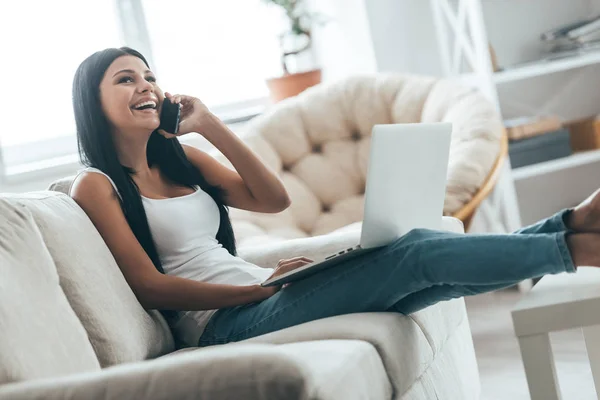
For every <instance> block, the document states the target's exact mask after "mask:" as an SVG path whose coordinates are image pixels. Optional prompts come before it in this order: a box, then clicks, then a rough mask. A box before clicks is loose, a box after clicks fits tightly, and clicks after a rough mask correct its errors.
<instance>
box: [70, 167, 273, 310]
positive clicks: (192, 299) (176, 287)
mask: <svg viewBox="0 0 600 400" xmlns="http://www.w3.org/2000/svg"><path fill="white" fill-rule="evenodd" d="M71 197H72V198H73V199H74V200H75V201H76V202H77V203H78V204H79V206H80V207H81V208H82V209H83V210H84V211H85V212H86V214H87V215H88V217H89V218H90V220H91V221H92V223H93V224H94V226H95V227H96V229H97V230H98V232H100V235H101V236H102V238H103V239H104V242H105V243H106V245H107V246H108V248H109V249H110V251H111V253H112V254H113V256H114V258H115V260H116V262H117V265H118V266H119V268H120V269H121V271H122V273H123V276H124V277H125V280H126V281H127V283H128V284H129V286H130V287H131V289H132V290H133V293H134V294H135V295H136V297H137V298H138V301H139V302H140V304H142V306H143V307H144V308H146V309H160V310H186V311H188V310H189V311H194V310H214V309H218V308H224V307H232V306H237V305H243V304H248V303H253V302H256V301H261V300H264V299H266V298H268V297H270V296H272V295H273V294H274V293H275V292H276V291H277V290H278V288H263V287H261V286H260V285H247V286H236V285H224V284H214V283H207V282H198V281H194V280H191V279H184V278H179V277H176V276H169V275H163V274H161V273H160V272H158V271H157V270H156V268H155V267H154V265H153V264H152V261H151V260H150V257H148V255H147V254H146V252H145V251H144V249H143V247H142V246H141V245H140V243H139V242H138V240H137V239H136V237H135V235H134V234H133V232H132V231H131V228H130V227H129V224H128V223H127V220H126V219H125V216H124V215H123V212H122V210H121V206H120V205H119V200H118V198H117V194H116V192H115V191H114V189H113V187H112V185H111V184H110V182H109V181H108V179H107V178H106V177H104V176H102V175H100V174H96V173H92V172H86V173H83V174H80V175H79V176H78V177H77V178H76V180H75V181H74V182H73V186H72V189H71Z"/></svg>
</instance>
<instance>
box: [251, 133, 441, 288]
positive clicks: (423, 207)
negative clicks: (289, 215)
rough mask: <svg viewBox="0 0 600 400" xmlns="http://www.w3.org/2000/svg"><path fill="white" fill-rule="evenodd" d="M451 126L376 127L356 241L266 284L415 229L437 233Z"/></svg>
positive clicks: (284, 280)
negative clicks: (361, 218) (360, 230)
mask: <svg viewBox="0 0 600 400" xmlns="http://www.w3.org/2000/svg"><path fill="white" fill-rule="evenodd" d="M451 134H452V124H450V123H432V124H389V125H375V126H374V127H373V135H372V138H371V151H370V157H369V166H368V172H367V187H366V191H365V203H364V218H363V224H362V232H361V236H360V242H359V243H357V245H356V246H353V247H349V248H344V249H339V251H337V252H335V253H334V254H331V255H330V256H328V257H326V258H325V259H323V260H315V261H314V262H312V263H310V264H306V265H304V266H302V267H299V268H296V269H295V270H293V271H289V272H287V273H285V274H282V275H279V276H276V277H274V278H270V279H267V280H266V281H264V282H263V283H262V284H261V285H262V286H278V285H283V284H285V283H289V282H293V281H297V280H299V279H303V278H306V277H307V276H310V275H313V274H315V273H317V272H318V271H321V270H323V269H326V268H329V267H332V266H334V265H337V264H339V263H340V262H343V261H346V260H348V259H350V258H354V257H356V256H359V255H363V254H364V253H365V252H368V251H373V250H376V249H377V248H380V247H382V246H385V245H387V244H389V243H391V242H393V241H395V240H396V239H398V238H400V237H401V236H403V235H404V234H406V233H408V232H409V231H410V230H411V229H414V228H427V229H440V227H441V223H442V214H443V208H444V197H445V193H446V173H447V170H448V156H449V152H450V137H451Z"/></svg>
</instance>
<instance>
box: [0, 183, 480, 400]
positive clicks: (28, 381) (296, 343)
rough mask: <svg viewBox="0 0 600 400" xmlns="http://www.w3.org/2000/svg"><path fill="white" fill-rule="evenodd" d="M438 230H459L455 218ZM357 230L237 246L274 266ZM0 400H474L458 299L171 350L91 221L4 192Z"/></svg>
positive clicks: (52, 197)
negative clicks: (412, 311)
mask: <svg viewBox="0 0 600 400" xmlns="http://www.w3.org/2000/svg"><path fill="white" fill-rule="evenodd" d="M444 227H445V228H446V229H451V230H455V231H460V230H461V229H462V225H461V224H460V222H457V220H454V219H451V218H446V219H445V220H444ZM357 234H358V231H357V230H356V229H346V230H345V231H344V232H337V233H332V234H329V235H326V236H316V237H312V238H301V239H296V240H291V241H285V242H279V243H274V244H268V245H264V246H262V247H242V248H241V249H240V254H241V257H243V258H245V259H247V260H249V261H251V262H254V263H256V264H258V265H261V266H273V265H274V264H275V263H276V261H277V260H278V259H280V258H284V257H286V256H293V255H297V254H304V255H308V256H311V255H318V254H325V253H328V252H330V251H331V249H332V248H337V247H338V246H340V245H342V246H343V245H344V244H345V243H350V242H353V241H355V240H356V239H357ZM0 332H2V337H1V340H0V400H21V399H23V400H24V399H103V400H109V399H115V400H116V399H119V400H121V399H165V400H166V399H211V400H213V399H217V400H220V399H292V400H293V399H374V400H376V399H402V400H414V399H444V400H470V399H477V398H478V397H479V393H480V386H479V380H478V372H477V365H476V360H475V355H474V350H473V343H472V340H471V336H470V330H469V322H468V320H467V315H466V312H465V305H464V301H463V300H462V299H460V300H452V301H449V302H443V303H440V304H437V305H435V306H432V307H429V308H427V309H426V310H423V311H420V312H417V313H415V314H413V315H411V316H409V317H406V316H402V315H399V314H395V313H364V314H351V315H343V316H338V317H333V318H326V319H322V320H317V321H313V322H310V323H306V324H302V325H299V326H295V327H291V328H288V329H284V330H281V331H278V332H274V333H271V334H267V335H263V336H260V337H257V338H253V339H251V340H247V341H244V342H240V343H234V344H228V345H222V346H214V347H209V348H203V349H183V350H179V351H175V350H176V348H175V344H174V340H173V337H172V336H171V333H170V331H169V329H168V327H167V325H166V323H165V321H164V319H163V318H162V317H161V316H160V315H159V314H158V313H157V312H154V311H149V312H148V311H145V310H144V309H143V308H142V307H141V306H140V304H139V303H138V302H137V300H136V298H135V296H134V294H133V293H132V291H131V290H130V289H129V287H128V285H127V283H126V282H125V280H124V278H123V276H122V274H121V272H120V270H119V268H118V267H117V265H116V263H115V260H114V259H113V257H112V255H111V253H110V251H109V250H108V248H107V247H106V245H105V244H104V242H103V240H102V238H101V237H100V235H99V233H98V232H97V231H96V229H95V228H94V226H93V225H92V223H91V221H90V220H89V219H88V218H87V216H86V214H85V213H84V212H83V211H82V210H81V209H80V208H79V207H78V205H77V204H76V203H75V202H74V201H72V199H70V198H69V197H68V196H66V195H65V194H63V193H58V192H51V191H45V192H35V193H27V194H3V195H0Z"/></svg>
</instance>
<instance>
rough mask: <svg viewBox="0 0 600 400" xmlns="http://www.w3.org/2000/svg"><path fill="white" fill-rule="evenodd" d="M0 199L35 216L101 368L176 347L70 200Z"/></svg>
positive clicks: (48, 195) (44, 195) (50, 195)
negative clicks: (139, 300)
mask: <svg viewBox="0 0 600 400" xmlns="http://www.w3.org/2000/svg"><path fill="white" fill-rule="evenodd" d="M0 198H2V199H4V201H6V202H8V203H10V204H12V205H14V206H20V207H23V208H25V209H26V210H27V211H28V212H30V213H31V215H32V216H33V219H34V220H35V223H36V224H37V226H38V227H39V230H40V232H41V235H42V237H43V240H44V242H45V244H46V247H47V248H48V251H49V253H50V255H51V256H52V259H53V260H54V263H55V264H56V269H57V271H58V276H59V278H60V285H61V287H62V289H63V291H64V292H65V294H66V296H67V299H68V301H69V303H70V305H71V307H72V308H73V310H74V311H75V313H76V314H77V316H78V318H79V320H80V321H81V323H82V324H83V326H84V327H85V329H86V331H87V334H88V336H89V340H90V342H91V344H92V346H93V348H94V351H95V352H96V355H97V357H98V360H99V361H100V364H101V365H102V366H103V367H106V366H109V365H114V364H119V363H123V362H131V361H139V360H144V359H147V358H153V357H157V356H160V355H162V354H166V353H168V352H171V351H173V350H174V343H173V336H172V335H171V332H170V330H169V328H168V326H167V324H166V322H165V320H164V318H163V317H162V316H161V315H160V314H159V313H158V312H155V311H152V312H147V311H146V310H144V309H143V308H142V306H141V305H140V304H139V302H138V301H137V299H136V297H135V295H134V294H133V292H132V291H131V289H130V287H129V285H128V284H127V282H126V281H125V278H124V277H123V274H122V273H121V271H120V269H119V267H118V266H117V264H116V262H115V259H114V258H113V256H112V254H111V252H110V250H109V249H108V247H107V246H106V244H105V243H104V240H103V239H102V237H101V236H100V234H99V233H98V231H97V230H96V229H95V227H94V225H93V224H92V222H91V221H90V220H89V218H88V217H87V215H86V214H85V212H84V211H83V210H82V209H81V208H80V207H79V206H78V205H77V203H75V201H74V200H72V199H71V198H70V197H69V196H67V195H65V194H62V193H58V192H51V191H47V192H31V193H26V194H2V195H0ZM22 300H23V301H27V299H26V298H24V299H22ZM43 334H44V333H43V332H40V335H43Z"/></svg>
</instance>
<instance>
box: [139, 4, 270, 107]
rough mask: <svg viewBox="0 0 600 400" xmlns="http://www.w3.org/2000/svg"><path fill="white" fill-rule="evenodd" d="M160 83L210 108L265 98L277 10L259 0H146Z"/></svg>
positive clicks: (146, 10) (145, 7)
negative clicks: (196, 98) (190, 96)
mask: <svg viewBox="0 0 600 400" xmlns="http://www.w3.org/2000/svg"><path fill="white" fill-rule="evenodd" d="M142 4H143V6H144V13H145V16H146V20H147V27H148V32H149V36H150V43H151V45H152V53H153V59H154V62H155V65H154V69H155V70H156V73H157V76H158V80H159V84H160V86H161V88H163V89H164V90H167V91H170V92H176V93H186V94H190V95H194V96H196V97H199V98H200V99H201V100H202V101H203V102H204V103H205V104H207V105H208V106H209V107H211V109H213V108H216V109H220V108H221V109H222V108H223V106H224V105H232V104H236V103H237V104H239V103H247V102H249V101H250V102H251V101H255V100H256V99H260V98H262V99H265V98H266V97H267V95H268V93H267V88H266V85H265V79H266V78H268V77H271V76H275V75H278V74H279V73H280V71H279V68H280V67H279V47H278V46H279V44H278V38H277V34H278V32H279V31H280V30H281V28H282V26H280V25H279V24H278V22H281V21H282V19H280V18H278V14H277V12H278V10H277V9H275V8H274V7H268V6H267V5H265V4H264V1H263V0H170V1H161V0H144V1H143V2H142Z"/></svg>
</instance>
